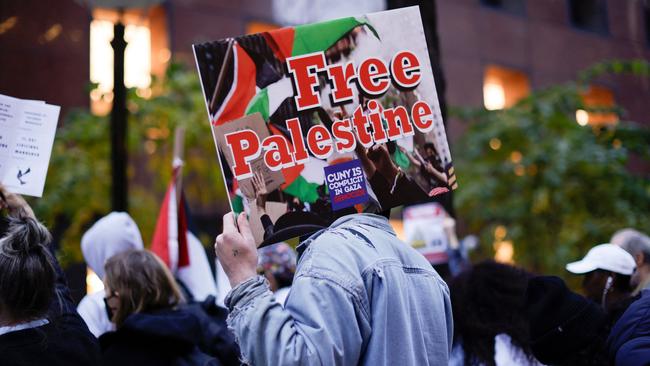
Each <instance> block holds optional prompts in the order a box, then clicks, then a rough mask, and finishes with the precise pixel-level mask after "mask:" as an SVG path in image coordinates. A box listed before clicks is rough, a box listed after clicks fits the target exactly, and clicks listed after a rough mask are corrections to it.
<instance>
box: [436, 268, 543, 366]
mask: <svg viewBox="0 0 650 366" xmlns="http://www.w3.org/2000/svg"><path fill="white" fill-rule="evenodd" d="M530 277H531V274H530V273H528V272H526V271H524V270H523V269H520V268H518V267H514V266H510V265H505V264H501V263H496V262H494V261H484V262H481V263H478V264H476V265H475V266H474V267H471V268H469V269H468V270H466V271H464V272H461V274H459V275H458V276H457V277H456V278H454V279H453V280H452V281H451V283H450V287H449V288H450V294H451V304H452V313H453V315H454V330H455V331H454V337H455V338H456V340H460V342H461V343H462V347H463V351H464V353H465V365H478V364H481V365H495V362H494V339H495V337H496V336H497V335H498V334H507V335H508V336H510V338H511V341H512V344H513V345H514V346H516V347H519V348H520V349H521V350H522V351H523V352H524V354H525V355H526V356H527V357H529V359H530V360H532V359H533V356H532V351H531V349H530V346H529V333H528V322H527V319H526V317H525V312H524V294H525V293H526V287H527V284H528V279H529V278H530Z"/></svg>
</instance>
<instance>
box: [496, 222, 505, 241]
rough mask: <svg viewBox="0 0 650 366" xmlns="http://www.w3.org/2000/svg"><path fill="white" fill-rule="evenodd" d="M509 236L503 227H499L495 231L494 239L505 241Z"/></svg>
mask: <svg viewBox="0 0 650 366" xmlns="http://www.w3.org/2000/svg"><path fill="white" fill-rule="evenodd" d="M507 234H508V230H507V229H506V227H505V226H503V225H499V226H497V227H496V228H495V229H494V239H496V240H503V238H505V237H506V235H507Z"/></svg>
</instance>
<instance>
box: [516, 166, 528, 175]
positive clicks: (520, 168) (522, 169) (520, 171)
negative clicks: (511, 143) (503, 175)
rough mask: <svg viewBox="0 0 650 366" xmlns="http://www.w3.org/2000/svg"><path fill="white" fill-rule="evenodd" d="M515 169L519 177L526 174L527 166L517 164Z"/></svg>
mask: <svg viewBox="0 0 650 366" xmlns="http://www.w3.org/2000/svg"><path fill="white" fill-rule="evenodd" d="M514 170H515V175H516V176H518V177H522V176H523V175H524V174H526V168H525V167H524V166H523V165H521V164H517V165H515V169H514Z"/></svg>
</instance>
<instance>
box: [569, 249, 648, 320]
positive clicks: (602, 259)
mask: <svg viewBox="0 0 650 366" xmlns="http://www.w3.org/2000/svg"><path fill="white" fill-rule="evenodd" d="M635 267H636V264H635V263H634V258H633V257H632V256H631V255H630V254H629V253H628V252H626V251H625V250H623V249H621V247H619V246H616V245H614V244H600V245H597V246H595V247H593V248H591V249H590V250H589V252H587V255H586V256H585V257H584V258H583V259H581V260H579V261H576V262H572V263H569V264H567V265H566V269H567V271H569V272H571V273H574V274H579V275H584V279H583V281H582V288H583V290H584V292H585V296H586V297H587V298H588V299H590V300H592V301H594V302H596V303H597V304H600V305H601V306H602V307H603V309H605V311H606V312H608V313H613V312H620V314H622V313H623V311H625V308H627V305H629V301H630V298H631V295H632V287H631V286H630V276H631V275H632V274H633V273H634V268H635ZM620 314H619V315H620Z"/></svg>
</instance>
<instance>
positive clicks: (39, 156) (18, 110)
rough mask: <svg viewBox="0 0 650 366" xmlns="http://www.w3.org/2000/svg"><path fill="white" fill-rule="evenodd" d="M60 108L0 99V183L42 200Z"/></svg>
mask: <svg viewBox="0 0 650 366" xmlns="http://www.w3.org/2000/svg"><path fill="white" fill-rule="evenodd" d="M59 111H60V107H59V106H55V105H49V104H46V103H44V102H42V101H32V100H22V99H17V98H12V97H9V96H6V95H0V182H1V183H2V184H3V185H4V186H5V187H7V189H8V190H9V191H11V192H14V193H19V194H24V195H29V196H36V197H41V196H42V195H43V189H44V187H45V178H46V176H47V169H48V166H49V162H50V154H51V153H52V145H53V144H54V134H55V132H56V125H57V121H58V119H59Z"/></svg>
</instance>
